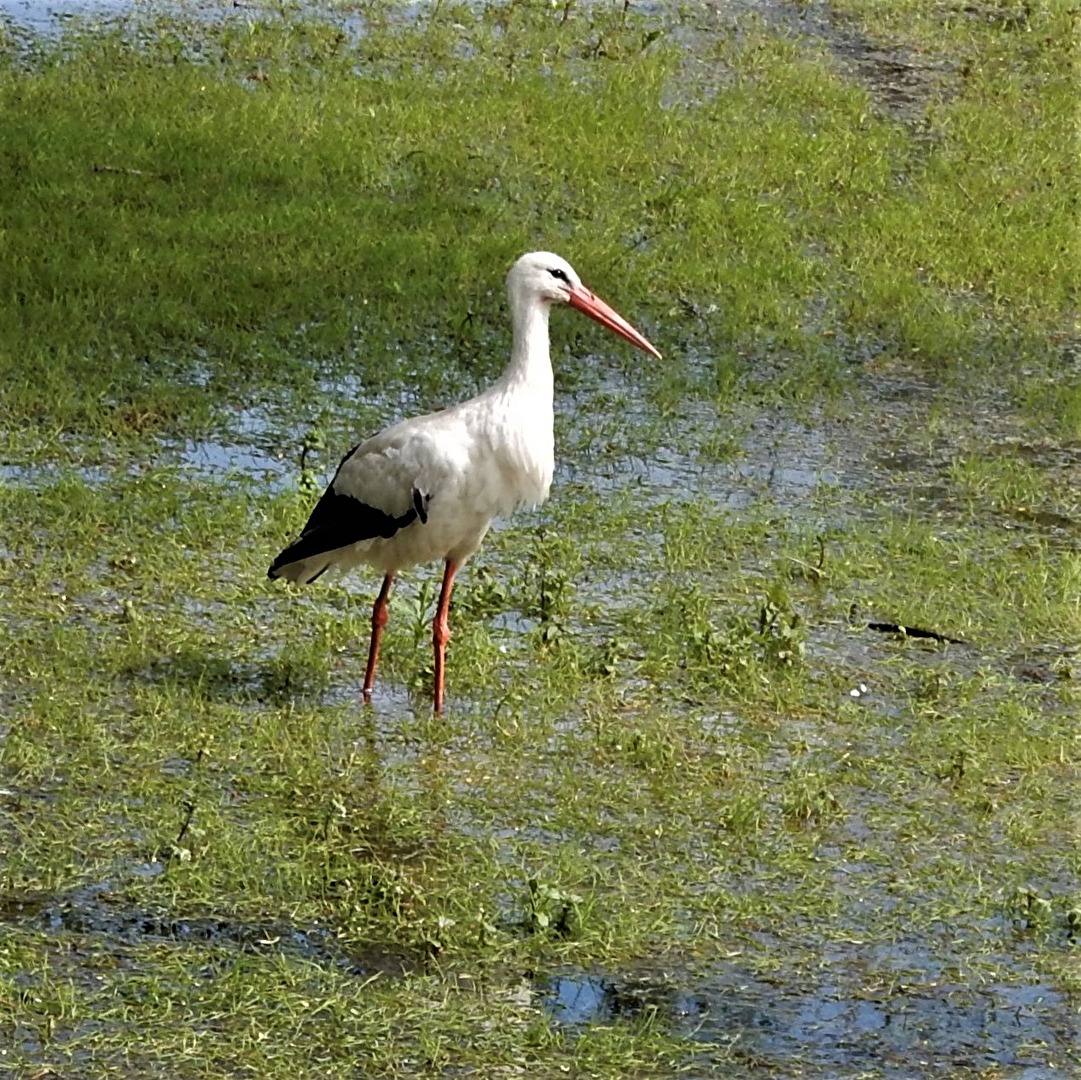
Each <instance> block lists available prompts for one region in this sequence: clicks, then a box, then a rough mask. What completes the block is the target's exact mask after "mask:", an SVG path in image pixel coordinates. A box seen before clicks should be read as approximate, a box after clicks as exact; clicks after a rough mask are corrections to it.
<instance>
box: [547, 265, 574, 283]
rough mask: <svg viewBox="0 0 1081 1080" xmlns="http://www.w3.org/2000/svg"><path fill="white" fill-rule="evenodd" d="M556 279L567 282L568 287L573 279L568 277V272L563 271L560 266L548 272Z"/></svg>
mask: <svg viewBox="0 0 1081 1080" xmlns="http://www.w3.org/2000/svg"><path fill="white" fill-rule="evenodd" d="M548 273H549V274H551V275H552V277H554V278H559V280H560V281H565V282H566V283H567V284H568V285H569V284H570V283H571V279H570V278H569V277H567V271H566V270H561V269H560V268H559V267H558V266H557V267H555V268H554V269H552V270H549V271H548Z"/></svg>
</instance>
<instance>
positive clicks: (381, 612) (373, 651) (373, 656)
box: [364, 574, 394, 701]
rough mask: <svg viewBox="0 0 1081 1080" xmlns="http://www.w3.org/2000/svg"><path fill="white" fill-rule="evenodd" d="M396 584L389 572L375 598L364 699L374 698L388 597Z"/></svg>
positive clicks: (387, 617)
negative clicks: (376, 671) (376, 670)
mask: <svg viewBox="0 0 1081 1080" xmlns="http://www.w3.org/2000/svg"><path fill="white" fill-rule="evenodd" d="M393 584H394V575H393V574H387V576H386V577H385V578H383V587H382V588H381V589H380V590H379V595H378V596H377V597H376V598H375V607H373V608H372V640H371V644H370V645H369V646H368V670H367V671H366V672H365V673H364V700H365V701H371V700H372V687H373V686H374V685H375V665H376V664H378V663H379V642H380V641H382V639H383V627H384V626H386V625H387V620H388V619H389V618H390V612H389V611H388V610H387V597H388V596H390V587H391V585H393Z"/></svg>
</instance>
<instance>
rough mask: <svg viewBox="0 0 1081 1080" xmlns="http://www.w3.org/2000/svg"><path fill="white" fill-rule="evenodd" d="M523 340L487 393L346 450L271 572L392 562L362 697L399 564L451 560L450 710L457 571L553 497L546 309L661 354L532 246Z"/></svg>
mask: <svg viewBox="0 0 1081 1080" xmlns="http://www.w3.org/2000/svg"><path fill="white" fill-rule="evenodd" d="M507 292H508V294H509V296H510V311H511V319H512V321H513V325H514V339H513V343H512V345H511V356H510V363H509V364H508V365H507V368H506V370H505V371H504V372H503V374H502V375H501V376H500V377H499V379H497V380H496V382H495V383H493V384H492V386H490V387H489V388H488V389H487V390H485V391H484V392H483V393H481V394H478V395H477V396H476V397H474V398H470V399H469V400H468V401H463V402H462V403H461V404H460V405H455V406H453V407H451V408H449V409H445V410H443V411H441V412H434V413H428V414H427V415H426V416H418V417H416V418H415V419H411V420H403V421H401V422H400V423H397V424H394V425H393V426H392V427H389V428H387V429H386V430H385V431H381V432H380V433H379V434H378V435H374V436H372V438H370V439H367V440H366V441H365V442H362V443H360V445H359V446H355V447H354V448H353V449H352V450H350V451H349V453H348V454H346V456H345V457H344V458H343V459H342V463H341V464H340V465H339V466H338V471H337V472H336V473H335V474H334V479H333V480H332V481H331V483H330V486H329V487H328V488H327V489H326V491H325V492H324V493H323V496H322V498H321V499H320V500H319V502H318V503H316V506H315V509H314V510H313V511H312V515H311V517H310V518H309V519H308V523H307V525H305V526H304V529H303V531H302V532H301V534H300V536H299V537H298V538H297V539H296V540H295V541H294V542H293V543H292V544H290V545H289V546H288V547H287V548H286V549H285V550H284V551H283V552H282V553H281V554H280V555H279V556H278V557H277V558H276V559H275V560H274V563H273V565H272V566H271V567H270V570H269V571H268V576H269V577H271V578H279V577H283V578H286V579H287V580H289V581H294V582H298V583H300V584H304V585H310V584H311V583H312V582H313V581H315V579H316V578H318V577H319V576H320V575H321V574H322V573H323V572H324V571H326V570H328V569H329V568H330V567H332V566H333V567H339V568H342V569H348V568H350V567H353V566H357V565H359V564H360V563H367V564H368V565H370V566H374V567H376V568H377V569H379V570H381V571H382V572H383V587H382V588H381V589H380V590H379V596H378V598H377V599H376V601H375V607H374V609H373V610H372V634H371V643H370V645H369V648H368V668H367V672H366V673H365V676H364V700H365V701H370V700H371V693H372V686H373V684H374V682H375V667H376V664H377V662H378V660H379V642H380V638H381V637H382V634H383V627H384V626H386V623H387V618H388V612H387V598H388V596H389V595H390V588H391V585H392V584H393V582H394V576H395V575H396V574H397V573H398V571H399V570H403V569H405V568H406V567H409V566H415V565H416V564H418V563H426V562H432V561H434V560H436V559H441V560H443V562H444V564H445V569H444V571H443V588H442V590H441V591H440V594H439V603H438V604H437V605H436V609H435V619H434V621H433V624H432V639H433V642H434V646H435V686H434V704H435V711H436V712H437V713H439V712H442V710H443V667H444V660H445V655H446V646H447V640H448V638H449V637H450V626H449V624H448V621H447V611H448V608H449V606H450V593H451V588H452V587H453V585H454V575H455V574H456V573H457V572H458V570H459V569H460V568H461V566H462V564H463V563H464V562H465V561H466V560H467V559H468V558H469V556H470V555H472V554H473V552H474V551H476V550H477V548H478V547H479V546H480V543H481V541H482V540H483V539H484V535H485V533H487V531H488V527H489V526H490V525H491V522H492V519H493V518H494V517H495V516H496V515H499V514H509V513H510V512H511V511H512V510H514V509H515V508H516V507H518V506H537V505H538V504H540V503H542V502H544V500H545V499H547V498H548V488H549V486H550V485H551V482H552V471H553V468H554V440H553V433H552V421H553V412H552V363H551V359H550V357H549V348H548V314H549V312H550V311H551V309H552V305H553V304H557V303H565V304H570V305H571V307H573V308H577V309H578V310H579V311H581V312H582V313H583V314H585V315H588V316H589V317H590V318H591V319H595V320H596V321H597V322H599V323H600V324H601V325H602V326H605V327H607V328H608V329H609V330H612V331H613V332H614V333H616V334H619V335H620V337H623V338H626V340H627V341H629V342H630V343H631V344H632V345H636V346H637V347H638V348H639V349H642V350H644V351H645V352H648V353H651V354H652V355H653V356H655V357H657V359H660V356H661V354H660V353H659V352H658V351H657V350H656V349H655V348H654V347H653V346H652V345H651V344H650V343H649V342H648V341H647V340H646V339H645V338H644V337H643V336H642V335H641V334H640V333H639V332H638V331H637V330H635V329H634V327H633V326H631V325H630V323H628V322H627V321H626V320H625V319H624V318H623V317H622V316H620V315H618V314H617V313H616V312H615V311H613V310H612V309H611V308H610V307H609V306H608V305H607V304H606V303H605V302H604V301H603V300H601V299H600V298H599V297H597V296H595V295H594V294H593V293H592V292H590V291H589V290H588V289H587V288H585V286H583V285H582V282H581V281H580V280H579V277H578V275H577V274H576V273H575V272H574V270H573V268H572V267H571V266H570V264H569V263H568V262H566V261H565V260H564V259H561V258H560V257H559V256H558V255H552V254H550V253H549V252H546V251H534V252H532V253H531V254H528V255H523V256H522V257H521V258H520V259H519V260H518V261H517V262H516V263H515V264H514V266H513V267H512V268H511V271H510V273H509V274H508V275H507Z"/></svg>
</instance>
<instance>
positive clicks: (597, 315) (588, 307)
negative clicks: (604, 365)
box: [567, 285, 661, 360]
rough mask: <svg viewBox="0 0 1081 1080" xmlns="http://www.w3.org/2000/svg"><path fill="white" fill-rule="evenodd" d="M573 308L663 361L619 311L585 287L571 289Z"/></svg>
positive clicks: (570, 302) (576, 286)
mask: <svg viewBox="0 0 1081 1080" xmlns="http://www.w3.org/2000/svg"><path fill="white" fill-rule="evenodd" d="M567 303H569V304H570V306H571V307H572V308H577V309H578V310H579V311H580V312H581V313H582V314H583V315H588V316H589V317H590V318H591V319H595V320H596V321H597V322H599V323H600V324H601V326H604V327H607V328H608V329H609V330H611V331H612V332H613V333H615V334H619V336H620V337H621V338H624V339H625V340H627V341H629V342H630V343H631V344H632V345H636V346H637V347H638V348H639V349H641V350H642V351H643V352H647V353H650V354H652V355H653V356H655V357H656V358H657V359H658V360H660V359H661V354H660V353H659V352H658V351H657V350H656V349H655V348H654V347H653V346H652V345H650V343H649V342H648V341H647V340H646V339H645V338H644V337H643V336H642V335H641V334H640V333H638V331H637V330H635V328H634V327H633V326H631V324H630V323H629V322H627V320H626V319H625V318H623V316H622V315H620V314H619V312H618V311H613V310H612V309H611V308H610V307H609V306H608V305H607V304H606V303H605V302H604V301H603V300H602V299H601V298H600V297H599V296H597V295H596V294H595V293H591V292H590V291H589V290H588V289H587V288H586V287H585V286H584V285H575V286H572V288H571V294H570V297H569V298H568V300H567Z"/></svg>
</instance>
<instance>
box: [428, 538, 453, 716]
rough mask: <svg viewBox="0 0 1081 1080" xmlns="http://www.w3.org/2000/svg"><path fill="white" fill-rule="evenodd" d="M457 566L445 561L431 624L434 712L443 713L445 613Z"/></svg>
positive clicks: (445, 652)
mask: <svg viewBox="0 0 1081 1080" xmlns="http://www.w3.org/2000/svg"><path fill="white" fill-rule="evenodd" d="M457 572H458V564H457V563H456V562H455V561H454V560H453V559H447V566H446V569H445V570H444V571H443V588H442V589H441V590H440V593H439V603H438V604H436V607H435V619H434V621H433V622H432V642H433V644H434V645H435V711H436V712H437V713H441V712H442V711H443V668H444V665H445V661H446V655H447V642H448V641H449V640H450V623H449V622H448V621H447V613H448V611H449V610H450V591H451V589H453V588H454V575H455V574H456V573H457Z"/></svg>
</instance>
